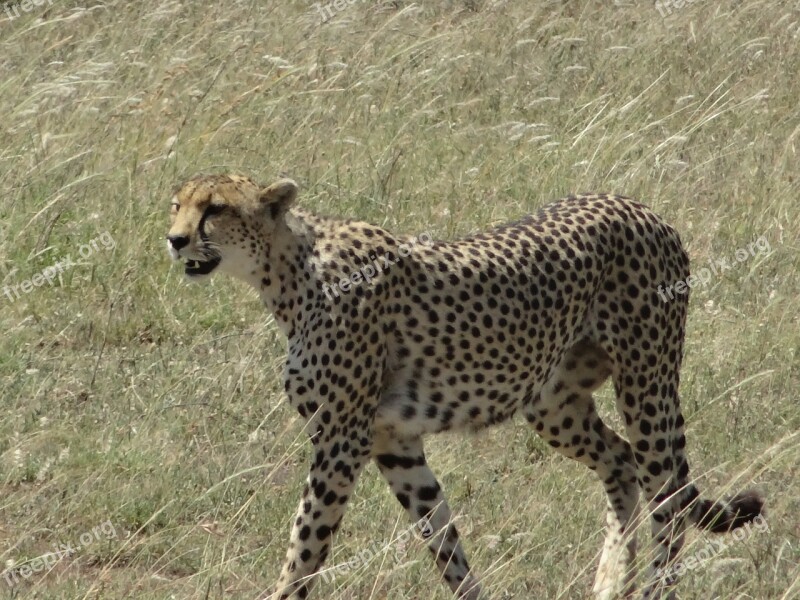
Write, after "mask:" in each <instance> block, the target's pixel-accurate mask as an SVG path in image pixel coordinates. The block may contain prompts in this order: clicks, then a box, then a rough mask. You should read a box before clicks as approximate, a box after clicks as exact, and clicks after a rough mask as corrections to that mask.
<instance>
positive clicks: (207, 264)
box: [184, 258, 222, 277]
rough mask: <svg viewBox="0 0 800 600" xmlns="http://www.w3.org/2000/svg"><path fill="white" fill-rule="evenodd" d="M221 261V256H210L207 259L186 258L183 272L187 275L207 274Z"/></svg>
mask: <svg viewBox="0 0 800 600" xmlns="http://www.w3.org/2000/svg"><path fill="white" fill-rule="evenodd" d="M221 262H222V259H221V258H211V259H209V260H191V259H187V260H186V266H185V268H184V272H185V273H186V274H187V275H188V276H189V277H196V276H198V275H208V274H209V273H211V271H213V270H214V269H216V268H217V267H218V266H219V263H221Z"/></svg>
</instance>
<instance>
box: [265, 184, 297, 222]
mask: <svg viewBox="0 0 800 600" xmlns="http://www.w3.org/2000/svg"><path fill="white" fill-rule="evenodd" d="M297 190H298V187H297V184H296V183H295V182H294V181H293V180H291V179H279V180H278V181H276V182H275V183H273V184H272V185H270V186H269V187H266V188H264V189H263V190H261V192H259V194H258V200H259V202H261V206H263V207H265V208H269V209H270V210H271V211H272V216H273V218H277V217H278V215H280V214H281V213H283V212H286V210H287V209H288V208H289V207H290V206H291V205H292V203H293V202H294V200H295V198H297Z"/></svg>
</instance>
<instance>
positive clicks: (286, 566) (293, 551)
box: [271, 429, 369, 600]
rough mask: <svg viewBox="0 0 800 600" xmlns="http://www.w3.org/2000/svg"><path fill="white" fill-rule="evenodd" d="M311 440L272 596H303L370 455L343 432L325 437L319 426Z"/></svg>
mask: <svg viewBox="0 0 800 600" xmlns="http://www.w3.org/2000/svg"><path fill="white" fill-rule="evenodd" d="M312 444H313V451H314V454H313V456H314V458H313V462H312V464H311V469H310V473H309V475H308V480H307V482H306V485H305V488H304V489H303V495H302V497H301V499H300V506H299V507H298V509H297V514H296V517H295V520H294V525H293V526H292V533H291V538H290V541H289V549H288V551H287V552H286V559H285V561H284V563H283V569H282V571H281V576H280V578H279V580H278V584H277V586H276V589H275V592H274V594H273V595H272V596H271V598H272V599H273V600H286V599H287V598H306V597H308V595H309V591H310V590H311V587H312V585H313V583H314V578H315V575H316V573H317V572H318V571H319V570H320V568H321V567H322V564H323V563H324V562H325V559H326V558H327V556H328V553H329V552H330V548H331V543H332V538H333V534H334V533H336V530H337V529H338V528H339V524H340V523H341V520H342V517H343V516H344V511H345V505H346V503H347V501H348V499H349V498H350V494H351V493H352V491H353V489H354V488H355V485H356V481H357V479H358V475H359V473H360V472H361V471H362V470H363V468H364V464H365V463H366V461H367V460H368V458H369V448H365V447H364V446H363V445H362V444H361V440H360V439H359V438H358V437H357V436H355V435H354V436H350V435H349V434H348V432H347V431H344V432H343V433H342V434H340V435H337V436H336V437H335V438H334V437H331V438H326V437H325V430H322V429H320V430H318V433H317V435H316V436H315V437H314V439H312Z"/></svg>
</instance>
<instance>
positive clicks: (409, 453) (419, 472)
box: [373, 429, 483, 600]
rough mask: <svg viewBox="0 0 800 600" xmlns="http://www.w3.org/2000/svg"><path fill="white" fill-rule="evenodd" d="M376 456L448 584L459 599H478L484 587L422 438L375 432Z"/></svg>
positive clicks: (385, 477)
mask: <svg viewBox="0 0 800 600" xmlns="http://www.w3.org/2000/svg"><path fill="white" fill-rule="evenodd" d="M373 458H374V460H375V463H376V464H377V466H378V469H379V470H380V472H381V474H382V475H383V477H384V479H386V481H387V482H388V483H389V486H390V487H391V489H392V493H394V495H395V496H396V497H397V499H398V501H399V502H400V504H402V505H403V508H405V509H406V511H407V512H408V514H409V516H410V517H411V520H412V521H414V522H417V523H418V525H419V526H420V531H419V533H421V534H422V536H423V537H424V538H425V539H426V541H427V543H428V549H429V550H430V551H431V553H432V554H433V556H434V559H435V560H436V566H437V567H438V568H439V571H440V572H441V573H442V577H443V578H444V580H445V581H446V582H447V585H448V586H449V587H450V589H451V590H452V591H453V593H454V594H455V595H456V597H457V598H458V599H459V600H479V599H480V598H483V596H482V595H481V586H480V583H479V582H478V579H477V578H476V577H475V576H474V575H473V573H472V572H471V570H470V567H469V564H468V563H467V557H466V555H465V553H464V549H463V547H462V546H461V542H460V541H459V539H458V531H456V527H455V525H453V517H452V514H451V512H450V508H449V507H448V506H447V501H446V500H445V498H444V493H443V492H442V488H441V486H440V485H439V482H438V481H437V480H436V476H435V475H434V474H433V472H432V471H431V469H430V467H429V466H428V463H427V461H426V460H425V453H424V451H423V444H422V439H421V438H420V437H399V436H397V435H395V434H393V433H390V432H389V431H386V430H384V431H381V430H380V429H379V430H378V431H376V435H375V444H374V446H373Z"/></svg>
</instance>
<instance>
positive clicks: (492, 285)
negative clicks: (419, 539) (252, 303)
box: [168, 175, 762, 600]
mask: <svg viewBox="0 0 800 600" xmlns="http://www.w3.org/2000/svg"><path fill="white" fill-rule="evenodd" d="M296 194H297V186H296V185H295V183H294V182H292V181H290V180H281V181H278V182H276V183H275V184H273V185H271V186H269V187H267V188H263V189H262V188H261V187H259V186H258V185H256V184H255V183H254V182H252V181H251V180H249V179H247V178H244V177H239V176H228V175H222V176H198V177H196V178H194V179H191V180H189V181H188V182H186V183H184V184H183V185H182V186H180V187H179V188H178V190H177V191H176V193H175V196H174V197H173V209H172V227H171V230H170V233H169V236H168V246H169V250H170V253H171V254H172V256H173V258H175V259H178V258H180V259H183V260H185V261H186V272H187V275H189V276H190V277H192V278H199V277H204V276H207V275H210V274H211V273H212V272H215V271H221V272H226V273H228V274H230V275H233V276H235V277H238V278H240V279H242V280H244V281H246V282H248V283H250V284H251V285H252V286H253V287H254V288H255V289H256V290H258V292H259V293H260V295H261V298H262V300H263V302H264V304H265V305H266V307H267V308H268V309H269V310H270V311H271V312H272V313H273V315H274V316H275V319H276V322H277V323H278V325H279V326H280V327H281V329H282V330H283V331H284V333H285V334H286V336H287V337H288V358H287V361H286V367H285V376H284V379H285V390H286V395H287V397H288V400H289V403H290V404H291V405H292V406H293V407H294V408H295V409H296V410H297V411H298V412H299V413H300V414H301V415H302V416H303V417H304V418H305V419H306V420H307V423H308V432H309V435H310V438H311V444H312V445H313V449H314V453H313V459H312V461H311V467H310V473H309V476H308V481H307V484H306V486H305V489H304V490H303V494H302V498H301V500H300V506H299V508H298V511H297V516H296V519H295V522H294V526H293V528H292V532H291V539H290V542H289V549H288V552H287V556H286V560H285V563H284V566H283V570H282V572H281V575H280V579H279V581H278V583H277V587H276V589H275V590H274V595H273V596H272V597H273V598H276V599H280V600H283V599H287V598H306V597H307V596H308V594H309V590H310V589H311V587H312V584H313V583H314V580H315V574H316V573H317V572H318V571H319V569H320V568H321V567H322V564H323V562H324V560H325V558H326V556H327V555H328V553H329V551H330V548H331V544H332V539H333V535H334V534H335V532H336V530H337V529H338V528H339V525H340V523H341V520H342V516H343V514H344V511H345V506H346V505H347V501H348V498H349V497H350V495H351V494H352V492H353V489H354V487H355V484H356V480H357V479H358V476H359V474H360V473H361V471H362V469H363V468H364V465H365V464H366V463H367V462H368V461H369V460H373V461H374V462H375V463H376V465H377V467H378V469H379V470H380V472H381V474H382V475H383V476H384V477H385V479H386V480H387V482H388V483H389V486H390V487H391V489H392V492H393V493H394V495H395V496H396V497H397V499H398V500H399V502H400V504H401V505H402V506H403V508H405V509H406V511H407V512H408V513H409V516H410V518H411V519H412V520H413V521H418V520H420V519H422V518H424V519H427V522H428V523H429V524H430V527H429V528H428V531H426V532H425V533H426V534H427V537H428V540H427V541H428V545H429V548H430V550H431V552H432V554H433V556H434V558H435V562H436V564H437V566H438V568H439V570H440V571H441V573H442V576H443V578H444V580H445V581H446V583H447V584H448V585H449V587H450V588H451V589H452V590H453V592H454V593H455V594H456V595H457V596H458V597H459V598H462V599H468V600H476V599H478V598H479V597H482V595H481V591H480V584H479V582H478V579H477V577H476V576H475V575H474V574H473V572H472V571H471V569H470V566H469V564H468V562H467V559H466V556H465V554H464V550H463V548H462V546H461V543H460V541H459V537H458V532H457V531H456V528H455V526H454V525H453V523H452V518H451V517H452V515H451V512H450V508H449V507H448V505H447V502H446V501H445V497H444V493H443V491H442V488H441V486H440V485H439V482H438V481H437V480H436V477H435V476H434V474H433V473H432V472H431V470H430V468H429V467H428V464H427V461H426V459H425V452H424V449H423V436H424V435H425V434H431V433H438V432H441V431H447V430H454V429H466V428H469V429H480V428H483V427H486V426H489V425H494V424H497V423H500V422H502V421H505V420H507V419H509V418H510V417H512V415H514V414H516V413H519V414H521V415H523V416H524V418H525V419H527V421H528V422H529V423H530V424H531V425H532V426H533V427H534V428H535V430H536V431H537V432H538V433H539V435H541V436H542V438H544V439H545V440H546V441H547V442H548V443H549V445H550V446H552V447H553V448H555V449H556V450H557V451H558V452H560V453H562V454H563V455H565V456H568V457H570V458H572V459H574V460H577V461H579V462H581V463H583V464H585V465H586V466H587V467H589V468H590V469H591V470H592V471H594V472H595V473H596V474H597V476H598V477H599V479H600V481H601V482H602V484H603V486H604V488H605V491H606V493H607V495H608V512H607V525H608V532H607V538H606V541H605V545H604V548H603V553H602V557H601V560H600V565H599V568H598V571H597V576H596V579H595V586H594V592H595V595H596V597H597V598H600V599H609V598H612V597H617V596H618V595H619V594H623V595H626V596H628V595H630V594H632V593H633V590H634V581H633V576H632V572H631V571H632V569H631V565H632V561H633V560H634V555H635V551H636V546H635V537H634V535H633V533H632V531H631V529H632V527H631V526H632V523H633V522H634V520H635V518H636V513H637V507H638V504H639V490H642V491H643V493H644V496H645V499H646V501H647V503H648V510H649V514H650V515H651V523H652V534H653V537H654V560H653V562H652V565H651V569H650V573H649V575H648V579H647V581H646V582H644V584H643V585H642V588H641V589H642V593H643V596H644V597H645V598H655V597H658V598H665V597H672V594H673V592H672V588H673V586H674V583H675V577H674V573H673V572H672V571H671V570H670V566H671V565H672V564H674V561H675V558H676V555H677V553H678V551H679V550H680V548H681V546H682V544H683V539H684V531H685V527H686V523H687V521H688V522H691V523H694V524H696V525H698V526H701V527H704V528H707V529H710V530H712V531H728V530H730V529H733V528H735V527H738V526H740V525H743V524H744V523H746V522H748V521H750V520H752V519H753V518H755V517H756V516H758V515H759V514H760V513H761V510H762V500H761V498H760V496H758V495H757V494H755V493H745V494H741V495H739V496H736V497H735V498H734V499H732V500H731V501H728V502H724V501H719V502H712V501H709V500H702V499H700V497H699V493H698V491H697V488H696V487H695V486H694V485H693V484H692V483H690V481H689V479H688V475H689V467H688V464H687V461H686V456H685V452H684V446H685V438H684V420H683V417H682V416H681V411H680V402H679V396H678V384H679V372H680V366H681V358H682V355H683V343H684V334H685V321H686V310H687V302H688V296H687V295H677V296H675V298H674V299H672V300H669V301H664V299H663V298H662V297H660V296H659V294H658V292H657V290H658V287H659V286H660V285H662V284H666V283H669V282H674V281H681V280H686V279H687V277H688V275H689V260H688V257H687V255H686V253H685V251H684V249H683V247H682V245H681V242H680V239H679V237H678V234H677V233H676V232H675V230H674V229H673V228H672V227H670V226H669V225H668V224H666V223H665V222H664V221H663V220H661V219H660V218H659V217H658V216H656V215H655V214H654V213H652V212H651V211H650V210H649V209H647V208H646V207H645V206H643V205H642V204H639V203H638V202H635V201H633V200H631V199H628V198H623V197H619V196H609V195H581V196H573V197H569V198H566V199H563V200H560V201H558V202H555V203H554V204H551V205H549V206H547V207H545V208H544V209H542V210H541V211H540V212H538V213H537V214H536V215H533V216H529V217H526V218H524V219H522V220H521V221H518V222H515V223H510V224H507V225H503V226H501V227H498V228H495V229H492V230H490V231H487V232H485V233H480V234H477V235H473V236H470V237H466V238H463V239H460V240H457V241H454V242H444V241H437V242H435V243H433V244H432V245H429V246H425V245H419V244H416V245H414V244H413V240H411V239H410V238H407V237H403V236H398V235H394V234H391V233H389V232H388V231H386V230H384V229H382V228H380V227H376V226H373V225H369V224H367V223H362V222H357V221H350V220H339V219H328V218H322V217H318V216H315V215H312V214H309V213H307V212H304V211H301V210H299V209H297V208H294V207H293V202H294V199H295V196H296ZM381 257H388V258H389V259H390V260H389V261H387V264H389V262H391V267H389V268H386V269H383V270H379V271H377V272H376V273H375V274H374V276H371V277H369V278H368V280H367V279H365V278H363V277H362V278H361V279H360V280H359V282H358V283H355V281H356V279H354V278H352V277H351V276H352V275H353V274H354V273H356V272H364V269H365V268H366V265H368V264H371V263H373V262H374V261H375V260H377V259H379V258H381ZM345 278H351V282H354V283H353V285H352V286H340V283H341V281H342V280H343V279H345ZM337 286H340V287H339V288H337ZM345 288H346V289H345ZM331 289H341V291H340V292H337V293H336V294H331V293H329V290H331ZM608 377H611V379H612V381H613V384H614V389H615V392H616V398H617V400H616V405H617V409H618V411H619V412H620V414H621V415H622V416H623V418H624V420H625V431H626V435H627V440H626V439H623V438H622V437H620V436H619V435H618V434H617V433H615V432H614V431H613V430H611V429H610V428H609V427H607V426H606V425H605V424H604V423H603V421H602V420H601V418H600V416H599V415H598V412H597V409H596V407H595V401H594V399H593V397H592V392H593V391H594V390H596V389H597V388H598V387H599V386H600V385H602V383H603V382H604V381H605V380H606V379H607V378H608Z"/></svg>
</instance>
